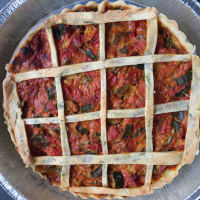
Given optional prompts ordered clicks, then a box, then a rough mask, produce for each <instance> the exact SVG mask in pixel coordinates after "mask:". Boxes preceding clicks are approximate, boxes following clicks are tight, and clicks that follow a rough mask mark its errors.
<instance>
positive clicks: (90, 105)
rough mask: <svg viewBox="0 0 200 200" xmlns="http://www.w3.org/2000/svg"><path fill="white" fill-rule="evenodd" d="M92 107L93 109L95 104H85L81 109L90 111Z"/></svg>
mask: <svg viewBox="0 0 200 200" xmlns="http://www.w3.org/2000/svg"><path fill="white" fill-rule="evenodd" d="M92 109H93V105H92V104H88V105H85V106H82V107H81V111H82V112H90V111H91V110H92Z"/></svg>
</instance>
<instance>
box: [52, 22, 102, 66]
mask: <svg viewBox="0 0 200 200" xmlns="http://www.w3.org/2000/svg"><path fill="white" fill-rule="evenodd" d="M53 32H54V39H55V43H56V47H57V52H58V58H59V63H60V65H68V64H76V63H83V62H91V61H96V60H98V59H99V27H98V25H86V26H75V25H73V26H72V25H63V24H59V25H56V26H54V27H53Z"/></svg>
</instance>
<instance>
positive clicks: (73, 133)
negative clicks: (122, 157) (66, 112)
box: [67, 120, 102, 155]
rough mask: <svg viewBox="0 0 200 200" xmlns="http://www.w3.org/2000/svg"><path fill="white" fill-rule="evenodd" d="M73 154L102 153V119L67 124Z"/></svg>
mask: <svg viewBox="0 0 200 200" xmlns="http://www.w3.org/2000/svg"><path fill="white" fill-rule="evenodd" d="M67 129H68V137H69V143H70V148H71V154H72V155H82V154H102V147H101V125H100V120H91V121H83V122H74V123H68V124H67Z"/></svg>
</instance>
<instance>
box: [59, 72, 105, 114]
mask: <svg viewBox="0 0 200 200" xmlns="http://www.w3.org/2000/svg"><path fill="white" fill-rule="evenodd" d="M62 87H63V96H64V101H65V112H66V114H75V113H85V112H92V111H98V110H100V97H101V81H100V71H91V72H85V73H80V74H75V75H70V76H66V77H65V78H63V80H62Z"/></svg>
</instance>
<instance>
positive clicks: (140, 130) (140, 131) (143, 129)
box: [133, 128, 145, 138]
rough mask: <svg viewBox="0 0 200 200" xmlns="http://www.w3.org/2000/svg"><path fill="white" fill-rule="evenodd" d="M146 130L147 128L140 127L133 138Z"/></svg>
mask: <svg viewBox="0 0 200 200" xmlns="http://www.w3.org/2000/svg"><path fill="white" fill-rule="evenodd" d="M144 131H145V128H140V129H139V130H138V131H137V132H136V133H135V134H134V136H133V138H135V137H137V136H139V135H141V134H142V133H143V132H144Z"/></svg>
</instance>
